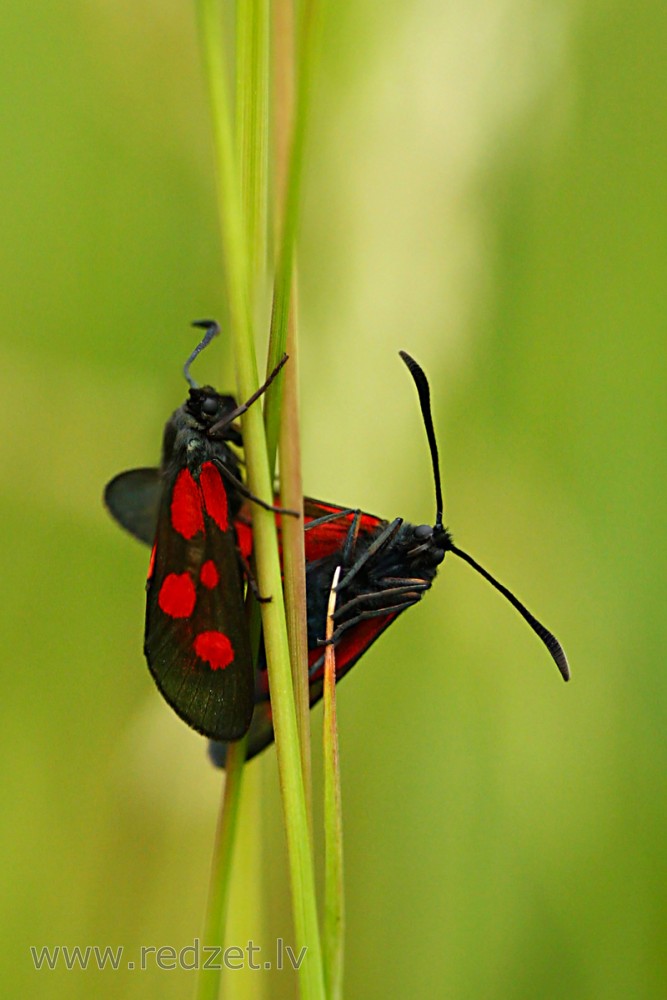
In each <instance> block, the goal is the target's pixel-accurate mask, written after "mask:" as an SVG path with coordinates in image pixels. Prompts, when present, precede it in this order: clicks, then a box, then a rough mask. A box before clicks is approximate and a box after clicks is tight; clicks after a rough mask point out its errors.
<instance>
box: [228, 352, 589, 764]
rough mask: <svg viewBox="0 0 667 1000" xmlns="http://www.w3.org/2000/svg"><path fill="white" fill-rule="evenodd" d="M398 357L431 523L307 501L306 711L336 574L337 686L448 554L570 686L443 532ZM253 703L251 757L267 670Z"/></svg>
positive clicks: (260, 740)
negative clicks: (428, 490)
mask: <svg viewBox="0 0 667 1000" xmlns="http://www.w3.org/2000/svg"><path fill="white" fill-rule="evenodd" d="M400 354H401V358H402V359H403V361H404V362H405V364H406V365H407V367H408V370H409V372H410V374H411V375H412V377H413V379H414V382H415V385H416V387H417V391H418V394H419V401H420V406H421V411H422V416H423V420H424V425H425V428H426V435H427V438H428V443H429V448H430V452H431V460H432V464H433V476H434V482H435V497H436V517H435V524H434V525H433V526H431V525H429V524H419V525H414V524H410V523H408V522H407V521H403V519H402V518H400V517H397V518H395V519H394V520H393V521H391V522H389V521H385V520H383V519H382V518H379V517H375V516H374V515H373V514H367V513H365V512H363V511H360V510H353V509H350V508H343V507H337V506H336V505H334V504H326V503H322V502H320V501H318V500H310V499H308V498H306V499H305V500H304V520H305V532H306V534H305V553H306V591H307V605H308V665H309V697H310V704H311V706H312V705H314V704H315V703H316V702H317V701H319V699H320V698H321V697H322V689H323V674H324V654H323V640H324V636H325V630H326V614H327V604H328V600H329V593H330V590H331V586H332V580H333V576H334V573H335V571H336V568H337V567H338V566H340V567H341V568H342V574H341V577H340V579H339V582H338V585H337V587H336V593H337V603H336V611H335V614H334V633H333V636H332V641H333V643H334V646H335V649H336V680H337V681H339V680H340V679H341V678H342V677H344V676H345V674H346V673H347V672H348V671H349V670H351V669H352V667H353V666H354V665H355V663H356V662H357V661H358V660H359V658H360V657H361V656H363V654H364V653H365V652H366V650H367V649H368V648H369V647H370V646H371V645H372V644H373V643H374V642H375V640H376V639H378V638H379V637H380V635H382V633H383V632H384V631H385V629H387V628H388V627H389V626H390V625H391V624H392V622H394V621H395V620H396V618H397V617H398V615H399V614H401V613H402V612H403V611H405V610H406V608H410V607H412V606H413V605H414V604H417V603H418V602H419V601H420V600H421V598H422V597H423V596H424V594H425V593H426V591H427V590H429V589H430V587H431V585H432V583H433V580H434V579H435V576H436V574H437V572H438V567H439V566H440V564H441V563H442V561H443V560H444V558H445V555H446V553H447V552H452V553H453V554H454V555H456V556H458V557H459V558H460V559H462V560H464V561H465V562H467V563H468V565H470V566H472V568H473V569H475V570H476V571H477V572H478V573H480V574H481V576H483V577H484V579H485V580H487V581H488V582H489V583H490V584H492V586H493V587H495V588H496V590H498V591H500V593H501V594H503V596H504V597H506V598H507V600H508V601H509V602H510V604H512V606H513V607H514V608H516V610H517V611H518V612H519V614H520V615H521V616H522V618H524V620H525V621H526V622H528V624H529V625H530V627H531V628H532V629H533V631H534V632H535V633H536V634H537V635H538V637H539V638H540V639H541V640H542V642H543V643H544V645H545V646H546V648H547V650H548V651H549V653H550V655H551V657H552V659H553V660H554V662H555V664H556V666H557V667H558V670H559V671H560V673H561V676H562V677H563V679H564V680H566V681H567V680H569V678H570V668H569V665H568V662H567V657H566V656H565V652H564V650H563V648H562V646H561V645H560V643H559V642H558V640H557V639H556V637H555V636H554V635H553V633H551V632H550V631H549V630H548V629H547V628H545V627H544V625H542V624H541V622H539V621H538V620H537V619H536V618H535V617H534V616H533V615H532V614H531V613H530V611H528V609H527V608H526V607H525V605H524V604H522V603H521V601H519V600H518V599H517V598H516V597H515V596H514V594H512V593H511V591H509V590H508V589H507V588H506V587H505V586H503V584H502V583H500V582H499V581H498V580H496V579H495V578H494V577H493V576H491V574H490V573H489V572H487V570H485V569H484V568H483V567H482V566H480V565H479V563H477V562H476V561H475V560H474V559H473V558H472V556H470V555H468V553H467V552H464V551H463V550H462V549H460V548H458V546H456V545H455V544H454V542H453V540H452V536H451V533H450V531H449V530H448V529H447V528H446V527H445V526H444V524H443V497H442V486H441V477H440V465H439V460H438V448H437V443H436V439H435V431H434V429H433V418H432V416H431V406H430V392H429V386H428V382H427V379H426V376H425V374H424V372H423V371H422V369H421V368H420V366H419V365H418V364H417V362H416V361H414V359H413V358H411V357H410V355H409V354H406V352H405V351H401V352H400ZM249 516H250V512H249V510H248V509H247V508H245V509H244V510H242V511H241V514H240V517H241V518H245V519H246V520H248V519H249ZM255 699H256V705H255V711H254V713H253V718H252V723H251V725H250V729H249V732H248V749H247V757H248V758H250V757H253V756H254V755H255V754H257V753H259V752H260V751H261V750H263V749H264V748H265V747H266V746H268V745H269V744H270V743H271V742H272V740H273V722H272V717H271V703H270V699H269V689H268V683H267V677H266V671H265V670H264V671H261V672H260V673H259V674H258V680H257V688H256V692H255ZM210 752H211V757H212V760H213V762H214V763H215V764H217V765H218V766H224V761H225V754H226V749H225V746H224V745H223V744H218V743H211V745H210Z"/></svg>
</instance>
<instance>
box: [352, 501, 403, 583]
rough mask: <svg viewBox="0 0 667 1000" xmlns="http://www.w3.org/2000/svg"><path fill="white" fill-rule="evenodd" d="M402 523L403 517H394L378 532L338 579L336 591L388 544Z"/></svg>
mask: <svg viewBox="0 0 667 1000" xmlns="http://www.w3.org/2000/svg"><path fill="white" fill-rule="evenodd" d="M402 524H403V518H402V517H396V518H394V520H393V521H391V523H390V524H388V525H387V526H386V528H384V529H383V530H382V531H381V532H380V534H379V535H378V536H377V538H376V539H375V541H374V542H372V544H371V545H369V546H368V548H367V549H366V551H365V552H364V553H363V554H362V555H360V556H359V558H358V559H357V561H356V562H355V563H353V564H352V566H350V568H349V569H348V571H347V573H346V574H345V576H344V577H343V579H342V580H340V581H339V583H338V587H337V589H338V591H341V590H342V589H343V587H346V586H347V585H348V584H349V582H350V580H352V579H354V577H355V576H356V575H357V573H358V572H359V570H360V569H361V568H362V566H364V565H365V564H366V563H367V562H368V560H369V559H371V558H372V557H373V556H374V555H376V554H377V553H378V552H379V551H380V549H381V548H383V547H384V546H385V545H388V544H389V542H390V541H391V540H392V538H393V537H394V536H395V535H396V533H397V532H398V530H399V529H400V527H401V525H402Z"/></svg>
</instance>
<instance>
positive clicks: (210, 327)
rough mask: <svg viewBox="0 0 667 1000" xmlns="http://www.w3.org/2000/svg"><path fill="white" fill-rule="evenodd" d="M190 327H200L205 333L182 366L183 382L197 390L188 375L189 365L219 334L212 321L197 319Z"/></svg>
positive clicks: (195, 384)
mask: <svg viewBox="0 0 667 1000" xmlns="http://www.w3.org/2000/svg"><path fill="white" fill-rule="evenodd" d="M192 325H193V326H198V327H201V329H202V330H206V333H205V334H204V336H203V337H202V339H201V340H200V341H199V343H198V344H197V346H196V347H195V349H194V351H193V352H192V354H191V355H190V357H189V358H188V360H187V361H186V362H185V364H184V365H183V374H184V375H185V380H186V382H187V383H188V385H189V386H190V388H191V389H198V388H199V386H198V384H197V382H195V380H194V379H193V377H192V375H191V374H190V365H191V364H192V362H193V361H194V360H195V358H196V357H197V355H198V354H200V353H201V352H202V351H203V350H204V348H205V347H208V345H209V344H210V343H211V341H212V340H213V338H214V337H217V336H218V334H219V333H220V327H219V326H218V324H217V323H216V322H215V320H214V319H197V320H195V321H194V323H193V324H192Z"/></svg>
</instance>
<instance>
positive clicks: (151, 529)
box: [104, 469, 162, 545]
mask: <svg viewBox="0 0 667 1000" xmlns="http://www.w3.org/2000/svg"><path fill="white" fill-rule="evenodd" d="M161 493H162V480H161V477H160V470H159V469H128V471H127V472H121V473H119V474H118V475H117V476H114V478H113V479H112V480H111V481H110V482H108V483H107V485H106V487H105V489H104V503H105V504H106V507H107V510H108V511H109V513H110V514H111V516H112V517H113V519H114V520H115V521H117V522H118V524H120V526H121V528H125V530H126V531H129V533H130V534H131V535H134V537H135V538H137V539H138V540H139V541H140V542H145V543H146V545H152V544H153V540H154V538H155V532H156V530H157V519H158V513H159V510H160V496H161Z"/></svg>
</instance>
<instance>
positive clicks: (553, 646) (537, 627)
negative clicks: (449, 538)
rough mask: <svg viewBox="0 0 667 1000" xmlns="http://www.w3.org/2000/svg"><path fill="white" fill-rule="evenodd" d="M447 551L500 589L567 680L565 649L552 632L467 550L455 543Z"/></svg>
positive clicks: (567, 670) (567, 669) (568, 670)
mask: <svg viewBox="0 0 667 1000" xmlns="http://www.w3.org/2000/svg"><path fill="white" fill-rule="evenodd" d="M449 551H450V552H453V553H454V555H455V556H458V557H459V558H460V559H463V560H464V561H465V562H467V563H468V565H469V566H472V568H473V569H475V570H477V572H478V573H479V574H480V575H481V576H483V577H484V579H485V580H488V581H489V583H490V584H491V586H492V587H495V588H496V590H499V591H500V593H501V594H502V595H503V597H506V598H507V600H508V601H509V602H510V604H511V605H512V607H514V608H516V610H517V611H518V612H519V614H520V615H521V617H522V618H523V619H524V620H525V621H527V622H528V624H529V625H530V627H531V628H532V630H533V632H535V634H536V635H538V636H539V637H540V639H541V640H542V642H543V643H544V645H545V646H546V647H547V649H548V650H549V653H550V654H551V657H552V659H553V661H554V663H555V664H556V666H557V667H558V669H559V670H560V672H561V675H562V678H563V680H564V681H569V679H570V666H569V664H568V662H567V656H566V655H565V650H564V649H563V647H562V646H561V644H560V643H559V641H558V639H557V638H556V636H555V635H554V634H553V632H550V631H549V629H548V628H545V627H544V625H543V624H542V622H538V620H537V618H535V616H534V615H531V613H530V611H529V610H528V608H527V607H525V605H523V604H522V603H521V601H520V600H519V599H518V598H517V597H515V596H514V594H513V593H512V591H511V590H508V589H507V587H504V586H503V585H502V583H500V582H499V581H498V580H496V579H495V577H493V576H491V574H490V573H489V572H487V570H485V569H484V567H483V566H480V564H479V563H478V562H476V561H475V560H474V559H473V557H472V556H469V555H468V553H467V552H464V551H463V550H462V549H459V548H457V546H456V545H450V546H449Z"/></svg>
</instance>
